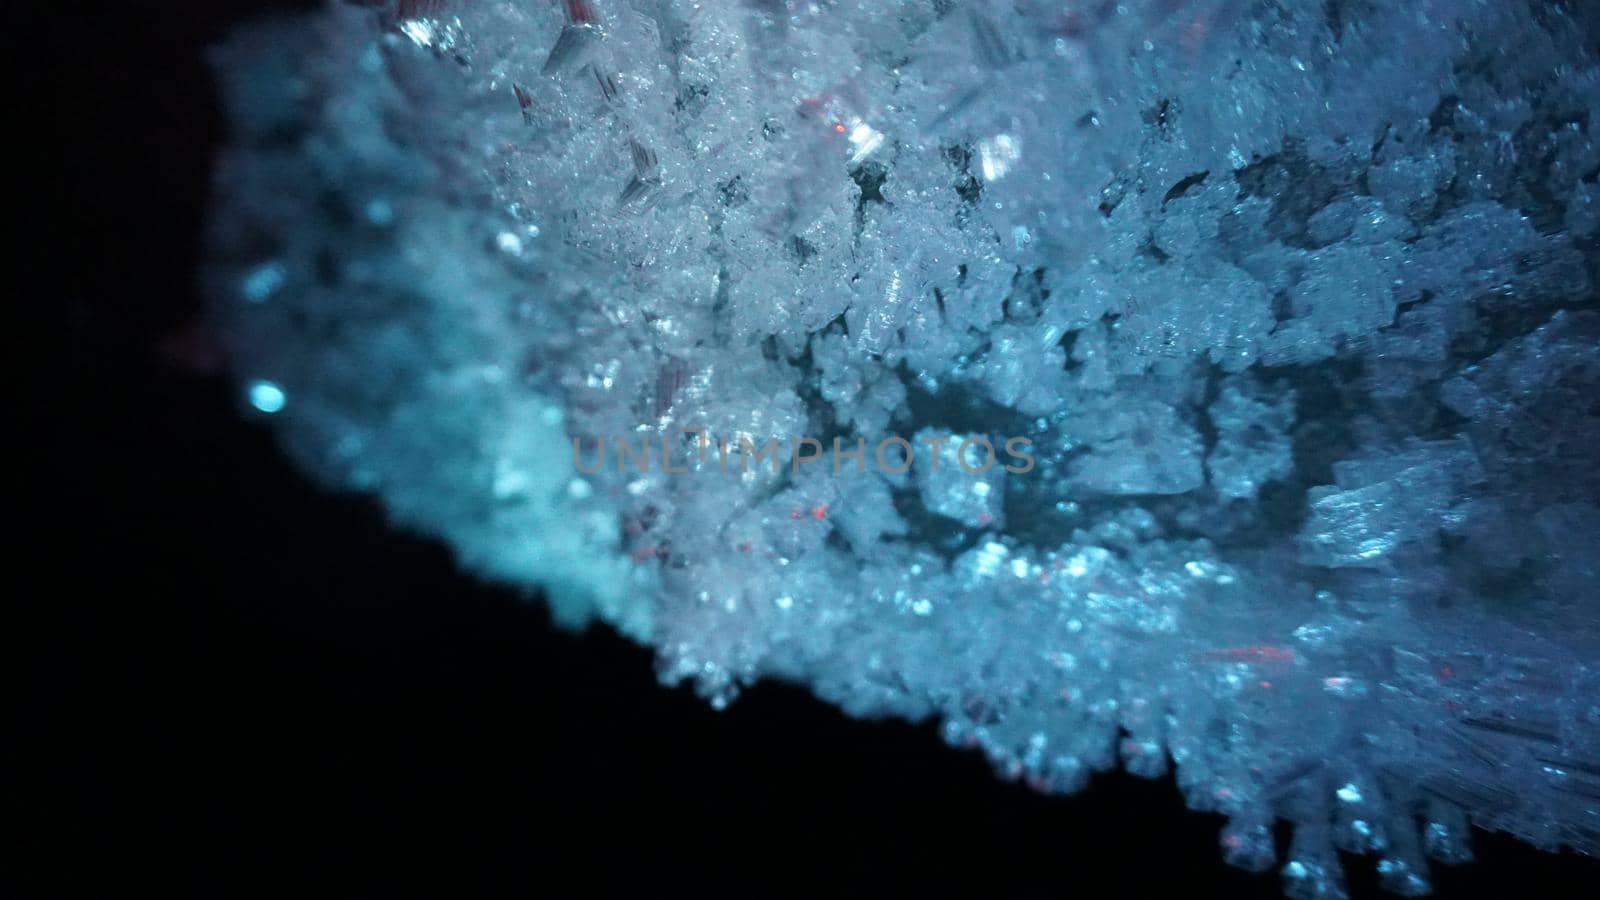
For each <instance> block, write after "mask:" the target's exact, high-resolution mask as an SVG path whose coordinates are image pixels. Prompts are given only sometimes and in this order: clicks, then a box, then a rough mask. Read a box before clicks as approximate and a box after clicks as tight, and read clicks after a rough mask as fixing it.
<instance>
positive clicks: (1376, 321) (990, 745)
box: [208, 0, 1600, 897]
mask: <svg viewBox="0 0 1600 900" xmlns="http://www.w3.org/2000/svg"><path fill="white" fill-rule="evenodd" d="M1596 34H1597V29H1596V22H1595V13H1594V11H1593V9H1592V8H1591V7H1590V6H1588V5H1584V4H1578V3H1571V4H1563V3H1554V2H1527V0H1413V2H1406V3H1375V2H1367V0H1332V2H1325V0H1305V2H1301V0H1276V2H1269V0H1215V2H1186V0H1150V2H1144V3H1134V2H1129V3H1124V4H1120V5H1119V4H1115V3H1101V2H1082V3H1062V2H1059V0H1050V2H1046V0H1017V2H1011V3H1004V4H1001V3H977V2H968V3H962V2H957V0H815V2H804V0H790V2H779V0H700V2H688V0H565V2H553V0H518V2H512V0H500V2H473V3H467V2H459V3H454V2H417V0H410V2H404V3H399V4H393V3H391V4H388V5H375V4H370V3H369V4H367V5H365V6H363V7H357V6H350V5H339V6H331V7H329V8H328V9H326V10H324V11H322V12H319V13H318V14H315V15H312V16H309V17H306V18H302V19H298V20H293V21H284V22H278V23H275V24H262V25H258V26H255V27H254V28H252V29H251V30H247V31H245V32H242V33H240V34H238V35H237V36H236V37H235V39H234V40H233V41H232V42H231V43H230V44H229V45H228V46H227V47H225V48H223V49H222V50H220V51H219V52H218V56H217V62H218V72H219V76H220V78H221V79H222V81H223V82H224V85H225V90H226V93H227V98H228V102H229V106H230V109H231V114H232V122H233V136H232V142H231V145H230V147H229V149H228V151H227V152H226V153H225V154H224V156H223V158H222V159H221V160H220V162H219V166H218V205H217V208H216V211H215V216H214V217H213V229H212V232H213V233H212V245H213V247H214V254H213V260H214V265H213V266H212V267H211V269H210V271H209V273H208V278H209V279H210V282H211V289H212V293H213V295H214V296H215V298H216V317H217V320H218V322H219V323H220V325H221V327H222V328H223V329H224V330H225V331H226V332H227V334H228V336H229V341H230V344H231V347H232V352H233V358H234V360H235V365H236V367H237V371H238V372H239V373H240V377H241V381H242V393H243V398H244V399H243V402H244V403H245V404H247V405H248V406H249V407H253V409H254V410H255V413H254V414H257V415H261V416H263V417H268V418H270V419H271V420H272V421H274V422H275V423H276V424H278V425H279V426H280V433H281V435H282V440H283V442H284V445H285V447H286V449H287V452H289V453H290V454H292V455H293V457H294V458H295V459H296V460H297V461H298V462H299V463H300V464H301V465H302V466H303V467H304V468H305V469H306V470H307V471H308V472H310V473H312V474H313V475H314V476H316V477H318V478H320V479H322V480H324V481H325V482H328V483H331V484H335V485H339V486H344V487H348V488H351V489H355V490H360V491H368V492H372V493H374V494H376V495H377V496H379V497H381V498H382V500H383V502H384V503H385V504H386V505H387V507H388V509H389V510H390V511H391V513H392V515H393V516H394V518H395V519H396V520H397V521H399V522H401V523H404V524H405V525H407V526H409V527H413V528H416V529H419V530H421V531H425V532H429V533H432V534H436V535H438V536H440V537H441V538H443V539H444V540H446V541H448V542H449V543H450V544H451V545H452V546H453V547H454V548H455V549H456V551H457V552H458V554H459V557H460V559H461V561H462V564H463V565H464V566H466V567H468V568H470V569H472V570H474V571H477V572H480V573H483V574H485V575H488V576H491V577H495V578H499V579H504V580H508V581H510V582H514V583H518V584H526V585H529V586H538V587H539V588H541V589H542V590H543V591H544V592H545V593H546V595H547V596H548V597H549V598H550V600H551V602H552V604H553V605H554V607H555V608H556V610H557V612H558V614H559V615H561V616H562V617H563V618H564V619H566V620H568V621H581V620H583V619H585V618H586V617H589V616H598V617H600V618H602V619H604V620H606V621H609V622H611V623H614V624H615V625H616V626H617V627H618V628H621V629H623V630H624V631H625V632H627V633H628V634H630V635H632V636H633V637H635V638H637V639H638V640H641V641H645V642H648V643H649V644H650V645H652V646H654V647H655V648H656V650H657V651H658V653H659V658H660V665H661V674H662V677H663V679H665V680H666V681H669V682H677V681H681V680H686V679H687V680H692V681H693V682H694V683H695V684H697V685H698V687H699V688H700V690H701V691H703V692H704V694H705V695H706V696H708V697H709V698H710V699H711V701H712V702H714V703H716V704H719V705H720V704H724V703H726V702H728V701H729V700H730V699H731V698H732V697H733V696H734V694H735V693H736V691H737V690H738V688H739V687H740V686H741V685H744V684H748V683H750V682H751V681H753V680H755V679H758V678H765V677H775V678H783V679H791V680H794V681H798V682H802V683H806V684H808V685H810V686H811V687H812V688H813V689H814V690H815V692H816V693H817V694H818V695H820V696H821V697H824V698H826V699H828V700H830V701H832V702H834V703H836V704H838V705H839V706H841V707H843V708H844V709H845V710H847V711H848V712H850V713H851V714H854V715H861V716H876V715H893V716H902V717H907V718H916V719H921V718H926V717H934V718H936V719H938V720H939V721H941V722H942V723H943V728H944V733H945V735H946V736H947V738H948V739H949V740H950V741H951V742H953V743H956V744H961V745H967V746H972V747H977V748H981V749H982V751H983V752H984V753H986V754H987V755H988V756H989V757H990V758H991V759H992V760H993V762H994V764H995V766H996V767H997V769H998V770H999V771H1000V772H1001V773H1003V774H1004V775H1006V776H1008V777H1014V778H1019V779H1025V780H1026V781H1027V782H1028V783H1030V784H1032V785H1034V786H1035V787H1037V788H1038V789H1039V790H1043V791H1059V792H1067V791H1072V790H1074V789H1076V788H1077V787H1079V786H1080V785H1082V784H1083V783H1084V781H1085V779H1086V778H1088V777H1089V776H1090V774H1091V773H1093V772H1095V771H1097V770H1103V769H1106V768H1108V767H1111V766H1115V765H1122V766H1125V767H1127V768H1128V769H1130V770H1132V771H1133V772H1136V773H1142V774H1148V775H1156V774H1160V773H1162V772H1164V771H1166V769H1167V767H1168V766H1169V765H1170V766H1175V770H1176V777H1177V780H1178V782H1179V784H1180V785H1181V786H1182V788H1183V790H1184V791H1185V793H1186V795H1187V798H1188V801H1189V802H1190V803H1191V804H1192V805H1193V806H1194V807H1196V808H1199V809H1204V810H1214V811H1218V812H1221V813H1223V814H1225V815H1226V816H1227V817H1228V818H1229V824H1228V826H1227V827H1226V829H1225V831H1224V833H1223V836H1222V847H1223V852H1224V853H1225V854H1226V856H1227V858H1228V859H1229V860H1231V861H1233V862H1235V863H1237V864H1238V865H1240V866H1245V867H1248V868H1252V869H1255V868H1265V867H1268V866H1272V865H1281V866H1282V872H1283V875H1284V878H1285V883H1286V885H1287V888H1288V890H1289V892H1290V893H1291V894H1293V895H1295V896H1302V897H1312V896H1319V897H1321V896H1334V895H1337V894H1339V893H1340V891H1341V888H1340V881H1341V874H1340V869H1339V864H1338V862H1337V857H1336V855H1335V850H1336V848H1337V849H1345V850H1352V851H1368V852H1371V853H1373V854H1375V855H1376V856H1377V858H1378V860H1379V862H1378V866H1379V871H1380V874H1381V878H1382V881H1383V883H1384V884H1385V885H1387V886H1388V887H1390V888H1391V889H1393V890H1395V891H1397V892H1399V893H1402V894H1421V893H1425V892H1426V891H1427V890H1428V885H1429V880H1428V879H1429V870H1428V866H1427V864H1426V862H1425V861H1424V856H1431V857H1433V858H1434V859H1437V860H1444V861H1447V862H1455V861H1460V860H1463V859H1465V858H1467V856H1468V852H1469V851H1468V848H1467V845H1466V843H1465V837H1466V833H1467V828H1468V824H1469V822H1470V823H1476V824H1478V825H1481V826H1483V827H1486V828H1491V829H1502V830H1505V831H1509V832H1512V833H1514V834H1516V835H1519V836H1521V837H1522V838H1524V839H1526V840H1528V841H1531V842H1533V843H1534V844H1536V845H1538V846H1540V847H1546V848H1556V847H1560V846H1566V847H1572V848H1575V849H1577V850H1579V851H1582V852H1585V853H1590V854H1593V853H1597V852H1600V672H1597V669H1596V663H1597V647H1600V615H1597V610H1596V605H1595V604H1596V601H1595V590H1594V584H1595V575H1596V566H1597V565H1600V474H1597V469H1596V467H1595V465H1594V456H1595V448H1596V447H1597V446H1600V405H1597V403H1596V400H1595V398H1596V396H1597V394H1596V390H1597V388H1600V308H1597V307H1600V304H1597V302H1596V300H1597V295H1596V278H1597V275H1600V271H1597V254H1596V247H1597V241H1600V184H1597V176H1600V142H1597V140H1596V129H1597V128H1600V115H1597V114H1600V67H1597V61H1596V58H1595V56H1594V55H1593V53H1592V48H1593V47H1594V46H1596V41H1595V37H1596ZM936 465H937V466H938V467H939V468H938V470H937V471H935V468H934V467H935V466H936ZM1280 819H1281V820H1287V821H1289V822H1290V823H1292V824H1293V826H1294V839H1293V842H1292V847H1291V849H1290V851H1289V853H1288V856H1287V858H1286V859H1277V858H1276V854H1275V852H1274V846H1273V840H1272V833H1271V828H1272V825H1273V823H1274V821H1275V820H1280Z"/></svg>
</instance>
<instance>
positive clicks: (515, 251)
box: [495, 231, 522, 256]
mask: <svg viewBox="0 0 1600 900" xmlns="http://www.w3.org/2000/svg"><path fill="white" fill-rule="evenodd" d="M495 244H496V245H498V246H499V247H500V250H501V251H502V252H504V253H509V254H511V255H512V256H521V255H522V238H519V237H517V236H516V235H515V234H512V233H511V232H509V231H502V232H500V236H499V237H497V238H495Z"/></svg>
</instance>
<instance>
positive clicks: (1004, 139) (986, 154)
mask: <svg viewBox="0 0 1600 900" xmlns="http://www.w3.org/2000/svg"><path fill="white" fill-rule="evenodd" d="M1021 156H1022V145H1021V144H1020V143H1019V142H1018V141H1017V139H1016V138H1014V137H1012V136H1011V135H1009V134H997V135H995V136H994V137H992V138H985V139H983V140H981V141H979V142H978V162H979V165H980V168H981V169H982V171H983V180H984V181H995V180H997V179H1000V178H1004V177H1005V175H1006V173H1007V172H1009V171H1011V166H1012V165H1013V164H1014V163H1015V162H1016V161H1017V160H1018V159H1019V158H1021Z"/></svg>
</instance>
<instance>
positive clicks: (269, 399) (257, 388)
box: [250, 381, 289, 415]
mask: <svg viewBox="0 0 1600 900" xmlns="http://www.w3.org/2000/svg"><path fill="white" fill-rule="evenodd" d="M288 402H289V395H287V394H285V393H284V392H283V388H281V387H278V386H277V385H276V384H273V383H272V382H270V381H252V382H250V405H251V406H254V407H255V408H256V409H258V410H260V411H262V412H264V413H267V414H269V415H270V414H272V413H275V412H278V411H280V410H282V409H283V407H284V404H286V403H288Z"/></svg>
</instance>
